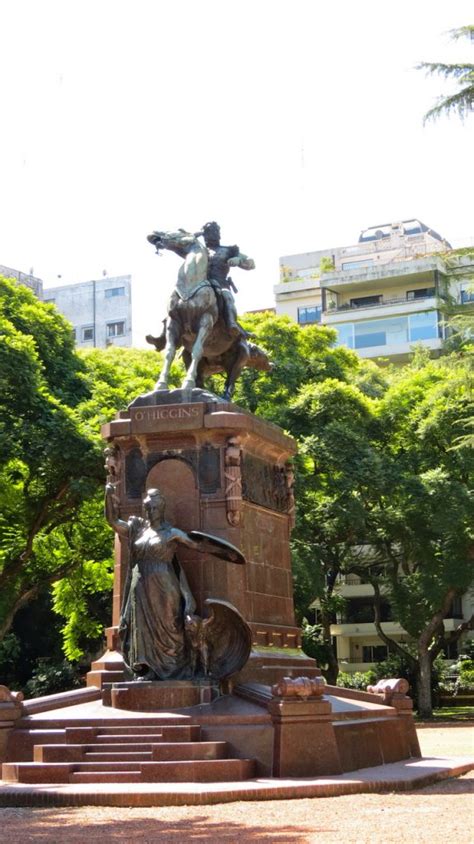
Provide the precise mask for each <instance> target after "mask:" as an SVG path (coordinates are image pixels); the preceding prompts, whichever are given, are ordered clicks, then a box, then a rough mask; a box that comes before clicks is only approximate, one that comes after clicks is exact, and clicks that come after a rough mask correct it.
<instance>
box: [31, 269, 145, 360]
mask: <svg viewBox="0 0 474 844" xmlns="http://www.w3.org/2000/svg"><path fill="white" fill-rule="evenodd" d="M43 301H44V302H49V303H50V304H54V305H56V307H57V309H58V311H60V313H62V314H63V316H65V317H66V319H68V320H69V322H71V323H72V326H73V331H74V337H75V341H76V345H77V346H78V347H80V348H94V347H97V348H105V347H106V346H110V345H112V344H113V345H116V346H131V345H132V279H131V276H130V275H121V276H113V277H105V278H101V279H97V280H95V279H94V280H92V281H84V282H79V283H77V284H63V285H60V286H58V287H48V288H46V289H45V290H44V293H43Z"/></svg>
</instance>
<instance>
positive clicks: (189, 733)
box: [94, 725, 201, 744]
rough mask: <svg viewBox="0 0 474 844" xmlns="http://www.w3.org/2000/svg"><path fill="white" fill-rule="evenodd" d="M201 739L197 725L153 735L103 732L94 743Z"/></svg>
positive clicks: (161, 730) (175, 728) (170, 729)
mask: <svg viewBox="0 0 474 844" xmlns="http://www.w3.org/2000/svg"><path fill="white" fill-rule="evenodd" d="M200 737H201V727H200V726H199V725H193V726H191V725H190V726H186V727H162V728H161V729H160V731H159V732H158V731H156V732H155V733H148V734H147V733H141V732H140V733H139V732H137V733H130V734H128V733H125V732H120V733H115V732H114V733H112V732H110V733H109V732H103V731H102V730H101V731H100V733H99V734H98V735H97V736H96V737H95V739H94V743H97V744H115V743H116V742H119V743H120V742H136V741H138V742H140V741H141V742H143V741H147V740H148V741H153V742H160V741H167V742H170V741H199V739H200Z"/></svg>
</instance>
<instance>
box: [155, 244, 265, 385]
mask: <svg viewBox="0 0 474 844" xmlns="http://www.w3.org/2000/svg"><path fill="white" fill-rule="evenodd" d="M147 239H148V241H149V242H150V243H152V244H153V245H154V246H155V247H156V251H157V252H160V250H161V249H169V250H170V251H171V252H174V253H175V254H176V255H179V257H180V258H183V259H184V261H183V264H182V265H181V267H180V269H179V272H178V279H177V282H176V287H175V289H174V291H173V293H172V294H171V299H170V301H169V305H168V319H167V320H164V329H163V333H162V334H161V335H160V336H159V337H153V336H152V335H150V334H149V335H147V338H146V339H147V341H148V342H149V343H152V344H153V345H154V346H155V348H156V349H158V350H159V351H161V350H162V349H164V364H163V368H162V370H161V373H160V377H159V379H158V381H157V383H156V385H155V390H167V389H168V379H169V372H170V367H171V364H172V362H173V360H174V358H175V356H176V352H177V350H178V349H179V348H181V347H182V348H183V359H184V363H185V366H186V377H185V379H184V381H183V384H182V387H183V389H186V388H188V389H189V388H193V387H202V386H203V378H204V376H205V375H207V374H211V373H215V372H222V371H224V372H225V373H226V375H227V378H226V384H225V390H224V396H223V397H224V398H225V399H230V398H231V397H232V394H233V391H234V388H235V382H236V380H237V377H238V376H239V374H240V372H241V370H242V369H243V367H244V366H252V367H255V368H256V369H261V370H269V369H270V368H271V364H270V361H269V360H268V357H267V356H266V354H265V352H263V351H262V349H260V348H259V347H258V346H256V345H255V344H253V343H249V342H248V340H247V338H246V337H245V336H244V333H242V334H241V335H239V336H237V337H236V336H235V334H234V333H232V332H231V331H229V330H228V329H227V328H226V325H225V321H224V320H223V319H222V317H221V315H220V308H219V301H218V296H219V295H220V294H219V292H218V291H216V289H215V287H214V286H213V285H212V284H211V283H210V281H209V279H208V264H209V256H208V251H207V248H206V246H205V245H204V244H203V243H201V241H200V240H199V239H198V235H195V234H190V233H189V232H185V231H183V230H181V229H180V230H179V231H177V232H162V231H154V232H153V233H152V234H150V235H148V238H147Z"/></svg>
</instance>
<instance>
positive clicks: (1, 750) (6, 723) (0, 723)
mask: <svg viewBox="0 0 474 844" xmlns="http://www.w3.org/2000/svg"><path fill="white" fill-rule="evenodd" d="M22 700H23V694H22V692H12V691H10V689H9V688H8V687H7V686H0V762H4V761H5V760H6V758H7V747H8V739H9V736H10V733H11V732H12V730H13V729H14V727H15V724H16V722H17V721H18V719H19V718H21V716H22Z"/></svg>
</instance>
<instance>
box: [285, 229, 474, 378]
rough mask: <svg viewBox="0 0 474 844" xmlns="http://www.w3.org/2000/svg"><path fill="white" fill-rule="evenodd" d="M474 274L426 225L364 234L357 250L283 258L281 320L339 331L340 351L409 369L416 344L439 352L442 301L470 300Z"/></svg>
mask: <svg viewBox="0 0 474 844" xmlns="http://www.w3.org/2000/svg"><path fill="white" fill-rule="evenodd" d="M473 272H474V267H473V261H472V257H471V258H469V257H466V256H463V255H460V256H459V258H458V259H455V257H454V252H453V250H452V248H451V245H450V244H449V243H448V241H447V240H445V239H444V238H442V237H441V236H440V235H439V234H438V233H437V232H435V231H433V229H430V228H429V227H428V226H426V225H425V224H424V223H422V222H421V221H419V220H416V219H413V220H403V221H401V222H394V223H387V224H384V225H381V226H373V227H371V228H369V229H366V230H365V231H362V232H361V234H360V237H359V240H358V242H357V243H356V244H355V245H352V246H341V247H336V248H333V249H324V250H320V251H317V252H307V253H302V254H298V255H286V256H283V257H282V258H281V259H280V283H279V284H278V285H276V287H275V288H274V292H275V300H276V313H277V314H287V315H288V316H290V317H292V318H293V319H295V320H296V321H297V322H298V323H299V324H300V325H308V324H314V323H322V324H324V325H328V326H330V327H332V328H334V329H335V330H336V332H337V341H336V342H337V344H339V345H345V346H348V347H349V348H350V349H354V350H355V351H356V352H357V354H359V355H360V356H361V357H364V358H389V359H390V360H392V361H393V362H404V361H405V360H407V358H408V355H409V353H410V349H411V347H412V346H413V345H414V344H415V343H416V344H421V345H422V346H425V347H427V348H428V349H430V351H432V352H433V353H434V354H436V353H437V352H438V351H439V349H440V348H441V345H442V341H443V339H444V336H445V321H444V319H443V317H442V315H441V313H440V310H439V306H440V301H442V299H443V298H445V297H446V296H447V294H448V293H450V294H451V295H454V296H455V298H456V299H457V300H458V301H459V302H464V301H468V300H470V299H471V298H472V297H473V294H472V292H471V291H470V289H469V286H470V284H472V277H473Z"/></svg>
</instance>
